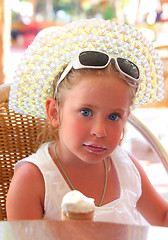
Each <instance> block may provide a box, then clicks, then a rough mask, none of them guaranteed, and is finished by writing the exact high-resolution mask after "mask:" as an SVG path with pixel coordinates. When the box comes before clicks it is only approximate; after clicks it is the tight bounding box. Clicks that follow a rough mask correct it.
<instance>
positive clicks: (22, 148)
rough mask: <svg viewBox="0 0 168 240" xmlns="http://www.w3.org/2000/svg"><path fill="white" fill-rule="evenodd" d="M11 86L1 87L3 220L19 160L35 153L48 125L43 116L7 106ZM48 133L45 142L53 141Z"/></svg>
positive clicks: (0, 217)
mask: <svg viewBox="0 0 168 240" xmlns="http://www.w3.org/2000/svg"><path fill="white" fill-rule="evenodd" d="M9 89H10V85H1V86H0V220H6V196H7V192H8V188H9V185H10V182H11V179H12V176H13V172H14V165H15V163H16V162H17V161H19V160H21V159H23V158H25V157H27V156H29V155H31V154H32V153H34V152H36V150H37V149H38V147H39V144H40V141H41V139H40V138H38V136H39V134H40V133H41V132H42V131H43V128H44V127H45V126H46V124H48V122H47V121H46V120H44V119H38V118H34V117H32V116H26V115H22V114H18V113H15V112H14V111H13V110H11V109H9V108H8V97H9ZM50 140H52V137H50V136H49V135H48V134H47V132H46V134H45V139H44V141H50Z"/></svg>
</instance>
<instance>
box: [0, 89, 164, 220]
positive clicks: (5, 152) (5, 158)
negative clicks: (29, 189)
mask: <svg viewBox="0 0 168 240" xmlns="http://www.w3.org/2000/svg"><path fill="white" fill-rule="evenodd" d="M9 90H10V85H1V86H0V220H6V204H5V203H6V195H7V192H8V188H9V185H10V182H11V178H12V176H13V169H14V165H15V163H16V162H17V161H18V160H20V159H22V158H24V157H27V156H29V155H30V154H32V153H33V152H36V150H37V148H38V146H39V143H40V141H41V139H40V138H39V137H38V136H39V134H40V133H41V131H42V130H43V128H44V127H45V125H46V124H47V121H45V120H44V119H38V118H34V117H32V116H26V115H21V114H18V113H15V112H14V111H12V110H11V109H9V108H8V98H9ZM129 122H130V123H131V124H132V125H133V126H134V127H135V128H136V129H137V130H138V131H139V132H140V133H141V134H142V135H143V136H144V137H145V138H146V139H147V141H148V142H149V143H150V145H151V146H152V148H153V149H154V150H155V152H156V153H157V155H158V156H159V157H160V159H161V161H162V162H163V164H164V166H165V167H166V169H167V171H168V156H167V153H166V151H165V150H164V149H163V147H162V145H161V144H160V143H159V142H158V140H157V139H156V138H155V137H154V136H153V135H152V133H151V132H150V131H149V130H148V129H147V128H146V127H145V126H144V125H143V124H142V123H141V122H140V121H139V120H138V119H137V118H135V117H134V116H133V115H131V116H130V117H129ZM52 139H53V138H52V137H51V136H49V135H48V134H47V132H46V133H45V139H44V141H51V140H52Z"/></svg>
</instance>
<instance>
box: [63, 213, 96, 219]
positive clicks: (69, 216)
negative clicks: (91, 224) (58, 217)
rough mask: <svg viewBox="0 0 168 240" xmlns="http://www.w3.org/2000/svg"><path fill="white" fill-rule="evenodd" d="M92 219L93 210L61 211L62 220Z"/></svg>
mask: <svg viewBox="0 0 168 240" xmlns="http://www.w3.org/2000/svg"><path fill="white" fill-rule="evenodd" d="M93 219H94V211H91V212H87V213H86V212H85V213H81V212H70V211H68V212H67V213H64V212H63V213H62V220H87V221H93Z"/></svg>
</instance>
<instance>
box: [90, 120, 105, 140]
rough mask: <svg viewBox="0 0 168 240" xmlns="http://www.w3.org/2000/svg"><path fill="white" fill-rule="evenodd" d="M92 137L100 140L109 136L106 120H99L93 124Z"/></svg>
mask: <svg viewBox="0 0 168 240" xmlns="http://www.w3.org/2000/svg"><path fill="white" fill-rule="evenodd" d="M91 135H94V136H96V137H99V138H100V137H105V136H106V135H107V131H106V124H105V121H104V120H102V119H98V120H96V121H94V122H93V126H92V129H91Z"/></svg>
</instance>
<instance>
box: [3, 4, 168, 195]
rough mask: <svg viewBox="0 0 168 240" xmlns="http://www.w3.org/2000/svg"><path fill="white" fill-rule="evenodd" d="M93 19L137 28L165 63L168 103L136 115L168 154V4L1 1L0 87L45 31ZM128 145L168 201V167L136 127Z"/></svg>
mask: <svg viewBox="0 0 168 240" xmlns="http://www.w3.org/2000/svg"><path fill="white" fill-rule="evenodd" d="M93 17H94V18H103V19H110V20H113V21H116V22H120V23H126V24H128V25H131V26H134V27H136V28H137V29H139V30H140V31H142V33H143V34H144V35H145V36H146V37H147V38H148V40H149V41H151V42H152V43H153V44H154V46H155V47H156V48H157V51H158V53H159V54H160V56H161V58H162V60H163V64H164V77H165V96H164V99H163V101H162V102H160V103H155V104H150V105H146V106H145V107H143V108H139V109H136V110H134V111H133V114H134V115H135V116H136V117H138V118H139V119H140V120H141V121H142V122H143V123H144V124H145V125H146V126H147V127H148V128H149V129H150V130H151V131H152V132H153V133H154V134H155V136H156V137H157V138H158V140H159V141H160V142H161V143H162V145H163V146H164V148H165V150H166V152H168V0H123V1H121V0H0V84H3V83H11V82H12V81H13V75H14V72H15V69H16V67H17V65H18V63H19V60H20V58H21V57H22V55H23V53H24V51H25V49H26V48H27V47H28V46H29V45H30V44H31V42H32V41H33V39H34V37H35V36H36V35H37V33H38V32H40V31H41V30H42V29H44V28H46V27H50V26H61V25H64V24H66V23H68V22H70V21H72V20H77V19H82V18H93ZM123 145H125V147H126V148H127V149H128V150H130V151H132V152H133V154H135V156H136V157H137V158H138V159H139V160H140V161H141V163H142V165H143V166H144V168H145V170H146V171H147V174H148V176H149V178H150V180H151V181H152V183H153V184H154V186H155V187H156V188H157V190H158V191H159V192H160V193H161V194H162V195H163V196H164V197H165V198H167V199H168V177H167V172H166V170H165V168H164V167H163V164H162V163H161V161H160V160H159V158H158V156H157V155H156V154H155V153H154V152H153V151H152V149H151V147H150V146H149V144H148V143H147V142H146V140H145V139H144V138H143V137H142V135H141V134H139V133H138V132H137V131H136V130H135V129H134V128H132V126H130V124H128V125H127V127H126V132H125V140H124V142H123Z"/></svg>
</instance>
